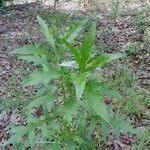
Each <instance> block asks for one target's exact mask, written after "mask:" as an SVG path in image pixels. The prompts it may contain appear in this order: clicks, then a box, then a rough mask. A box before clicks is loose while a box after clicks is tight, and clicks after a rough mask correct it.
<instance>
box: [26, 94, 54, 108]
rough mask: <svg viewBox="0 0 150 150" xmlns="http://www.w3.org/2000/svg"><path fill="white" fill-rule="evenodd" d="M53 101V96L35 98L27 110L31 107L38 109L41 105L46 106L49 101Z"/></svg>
mask: <svg viewBox="0 0 150 150" xmlns="http://www.w3.org/2000/svg"><path fill="white" fill-rule="evenodd" d="M54 100H55V97H54V96H48V95H46V96H42V97H40V98H37V99H35V100H33V101H32V102H31V103H30V104H29V105H28V106H27V108H28V109H31V108H33V107H39V106H40V105H43V104H46V103H48V102H50V101H54Z"/></svg>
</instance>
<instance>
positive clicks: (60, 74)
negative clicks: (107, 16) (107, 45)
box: [9, 17, 136, 150]
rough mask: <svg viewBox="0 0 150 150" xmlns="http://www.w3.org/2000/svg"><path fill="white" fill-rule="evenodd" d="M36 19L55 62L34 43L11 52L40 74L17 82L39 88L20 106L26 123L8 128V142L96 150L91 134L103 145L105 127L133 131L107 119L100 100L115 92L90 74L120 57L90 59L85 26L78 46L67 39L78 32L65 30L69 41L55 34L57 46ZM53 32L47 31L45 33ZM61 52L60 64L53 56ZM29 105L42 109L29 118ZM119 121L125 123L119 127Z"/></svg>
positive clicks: (91, 36) (90, 37)
mask: <svg viewBox="0 0 150 150" xmlns="http://www.w3.org/2000/svg"><path fill="white" fill-rule="evenodd" d="M38 21H39V23H40V26H41V28H42V31H43V33H44V35H45V37H46V39H47V41H49V43H50V45H51V47H52V51H53V53H54V55H52V56H53V57H54V59H56V60H57V61H54V62H53V59H52V57H51V53H50V52H49V51H48V50H47V49H45V48H42V47H38V46H37V45H36V46H34V45H32V46H27V47H23V48H20V49H17V50H14V51H13V54H18V55H20V54H21V55H22V56H19V58H20V59H23V60H27V61H28V62H32V63H34V64H35V65H36V66H38V67H39V70H40V71H36V72H34V73H32V74H31V75H30V76H29V78H26V79H25V80H24V81H23V85H24V86H37V87H38V88H39V90H38V91H37V98H36V99H35V100H33V101H32V102H31V103H30V104H29V105H28V106H27V107H26V108H25V111H26V115H27V125H26V126H21V127H13V128H12V135H11V138H10V141H9V142H11V143H13V144H14V146H16V147H17V148H20V149H25V148H26V147H30V148H31V149H34V148H35V147H38V146H39V147H42V148H43V149H50V148H51V149H54V150H55V149H56V150H59V149H65V150H67V149H68V150H70V149H85V150H86V149H95V148H96V142H95V141H96V139H94V138H92V134H93V133H94V132H96V133H97V134H98V135H99V138H98V140H101V138H100V135H101V134H102V137H103V141H106V140H107V137H108V135H109V132H110V131H109V127H110V126H112V127H113V134H114V135H116V137H118V136H119V134H120V132H126V131H130V132H132V133H136V130H135V129H133V128H132V126H131V125H130V123H128V122H125V121H124V117H123V116H122V115H120V114H117V115H115V116H112V113H113V112H112V111H111V110H112V109H111V107H108V106H107V105H106V104H105V103H104V102H103V98H104V97H106V96H107V97H114V96H117V93H116V92H115V91H114V90H113V89H112V88H111V84H109V83H107V82H102V81H101V80H100V79H99V78H98V76H97V75H96V72H95V70H96V69H97V68H98V67H102V66H104V65H105V64H106V63H109V62H111V61H112V60H115V59H119V58H121V57H122V56H123V55H122V54H103V55H100V56H95V55H94V50H95V35H96V23H95V22H93V23H92V24H91V26H90V30H89V31H88V33H86V35H85V37H84V39H83V42H81V44H80V45H79V46H78V47H75V46H73V44H71V41H72V39H74V37H75V36H76V35H77V33H78V30H77V31H75V32H71V34H69V38H68V36H67V35H68V34H65V36H63V38H62V36H60V37H61V40H60V41H61V42H60V43H59V42H58V43H57V41H56V38H55V35H56V34H55V32H49V29H48V28H47V25H46V24H45V23H44V21H43V20H42V19H41V18H40V17H38ZM53 29H54V28H53V27H52V29H51V30H50V31H53ZM54 31H55V30H54ZM70 35H72V36H70ZM71 37H73V38H71ZM57 44H58V47H57V46H56V45H57ZM56 47H57V48H56ZM61 48H64V49H67V50H68V53H70V57H69V58H68V59H67V60H66V58H65V57H64V56H63V57H62V58H64V60H61V59H57V58H56V57H57V56H59V55H60V54H59V52H61V50H62V49H61ZM60 61H61V62H60ZM35 107H36V108H37V107H42V115H40V116H35V115H34V114H32V113H31V112H32V111H31V110H32V109H33V108H35ZM30 111H31V112H30ZM120 122H122V124H125V126H124V128H122V125H120ZM98 123H100V124H99V125H98ZM100 129H101V130H100Z"/></svg>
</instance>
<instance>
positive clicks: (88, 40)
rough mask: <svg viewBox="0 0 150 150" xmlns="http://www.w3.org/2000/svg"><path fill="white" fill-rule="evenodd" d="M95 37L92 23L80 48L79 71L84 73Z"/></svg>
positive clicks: (94, 26)
mask: <svg viewBox="0 0 150 150" xmlns="http://www.w3.org/2000/svg"><path fill="white" fill-rule="evenodd" d="M95 37H96V23H95V22H93V23H92V25H91V28H90V31H89V32H88V33H87V35H86V36H85V38H84V41H83V43H82V44H81V47H80V56H81V58H80V70H81V71H84V68H85V66H86V64H87V62H88V61H89V59H90V58H91V50H92V48H93V46H94V42H95Z"/></svg>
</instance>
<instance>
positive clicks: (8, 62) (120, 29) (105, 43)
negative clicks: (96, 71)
mask: <svg viewBox="0 0 150 150" xmlns="http://www.w3.org/2000/svg"><path fill="white" fill-rule="evenodd" d="M51 12H52V11H51V9H45V10H44V9H43V7H42V6H40V5H38V4H37V3H31V4H26V5H20V6H13V7H9V8H7V9H6V10H3V11H0V103H1V104H0V105H1V107H0V110H1V111H3V110H6V109H7V110H8V113H7V112H3V113H1V116H0V128H1V133H0V141H1V142H5V139H7V138H8V135H9V125H11V124H14V123H15V124H18V123H19V124H23V123H24V121H23V120H22V118H21V117H20V116H19V115H18V112H19V110H18V109H15V110H11V107H12V108H14V107H18V108H19V109H21V108H22V105H21V104H22V103H24V104H25V103H28V101H30V100H31V99H32V96H33V95H34V94H33V93H34V92H35V91H34V90H33V89H23V88H22V87H21V85H20V82H21V80H22V78H23V77H24V76H26V75H27V74H28V73H29V72H30V71H31V70H32V69H33V68H32V67H31V66H30V65H27V64H26V63H24V62H21V61H17V60H16V59H15V58H14V57H12V56H11V55H10V52H11V51H12V50H13V49H15V48H16V47H20V46H23V45H27V44H31V43H34V42H38V41H40V40H41V39H42V36H41V34H40V32H39V28H38V24H37V21H36V16H37V15H44V16H45V18H48V19H49V16H50V14H51ZM149 16H150V15H149V13H148V12H147V13H146V18H147V19H146V22H147V24H148V23H149V22H150V21H149ZM64 18H65V17H64ZM65 19H66V18H65ZM65 22H67V20H64V22H63V23H65ZM97 29H98V32H97V47H98V48H99V49H100V50H99V51H98V53H101V51H103V52H110V53H112V52H118V51H126V49H127V47H128V44H129V42H131V43H134V44H137V45H138V48H139V47H140V50H139V51H138V52H137V53H136V54H135V55H132V56H129V57H128V58H127V60H124V61H119V62H117V63H114V64H111V65H110V66H108V67H107V68H106V69H104V71H106V74H107V70H108V69H109V70H115V69H116V68H117V67H116V66H118V65H120V64H123V63H126V62H129V63H130V64H131V68H130V69H132V70H133V71H134V73H135V74H136V76H137V78H138V80H137V81H138V82H137V83H138V84H140V87H141V88H142V89H143V90H144V91H146V93H147V95H146V97H147V98H148V96H149V95H148V93H149V92H150V91H149V90H150V89H149V88H150V47H149V43H148V42H150V41H148V35H146V34H147V32H144V33H143V32H141V30H140V28H139V27H138V25H136V24H135V22H134V16H130V15H128V16H125V17H122V18H120V19H118V20H116V21H115V22H113V21H112V20H111V18H106V17H103V18H102V19H101V20H100V19H99V20H98V26H97ZM145 38H147V39H146V40H145ZM29 91H30V92H29ZM20 99H21V100H20ZM10 106H11V107H10ZM148 108H149V105H147V106H146V109H148ZM10 110H11V111H10ZM146 113H147V112H146ZM12 118H13V119H12ZM16 118H18V119H16ZM13 120H15V121H13ZM146 121H147V124H146V126H149V120H148V119H147V120H146Z"/></svg>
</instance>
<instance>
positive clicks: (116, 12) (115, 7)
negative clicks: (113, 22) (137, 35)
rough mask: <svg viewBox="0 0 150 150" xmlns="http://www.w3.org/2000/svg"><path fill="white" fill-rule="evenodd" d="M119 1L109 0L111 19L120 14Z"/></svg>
mask: <svg viewBox="0 0 150 150" xmlns="http://www.w3.org/2000/svg"><path fill="white" fill-rule="evenodd" d="M121 10H122V8H121V1H120V0H111V11H112V17H113V19H117V18H118V17H119V16H120V14H121Z"/></svg>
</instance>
